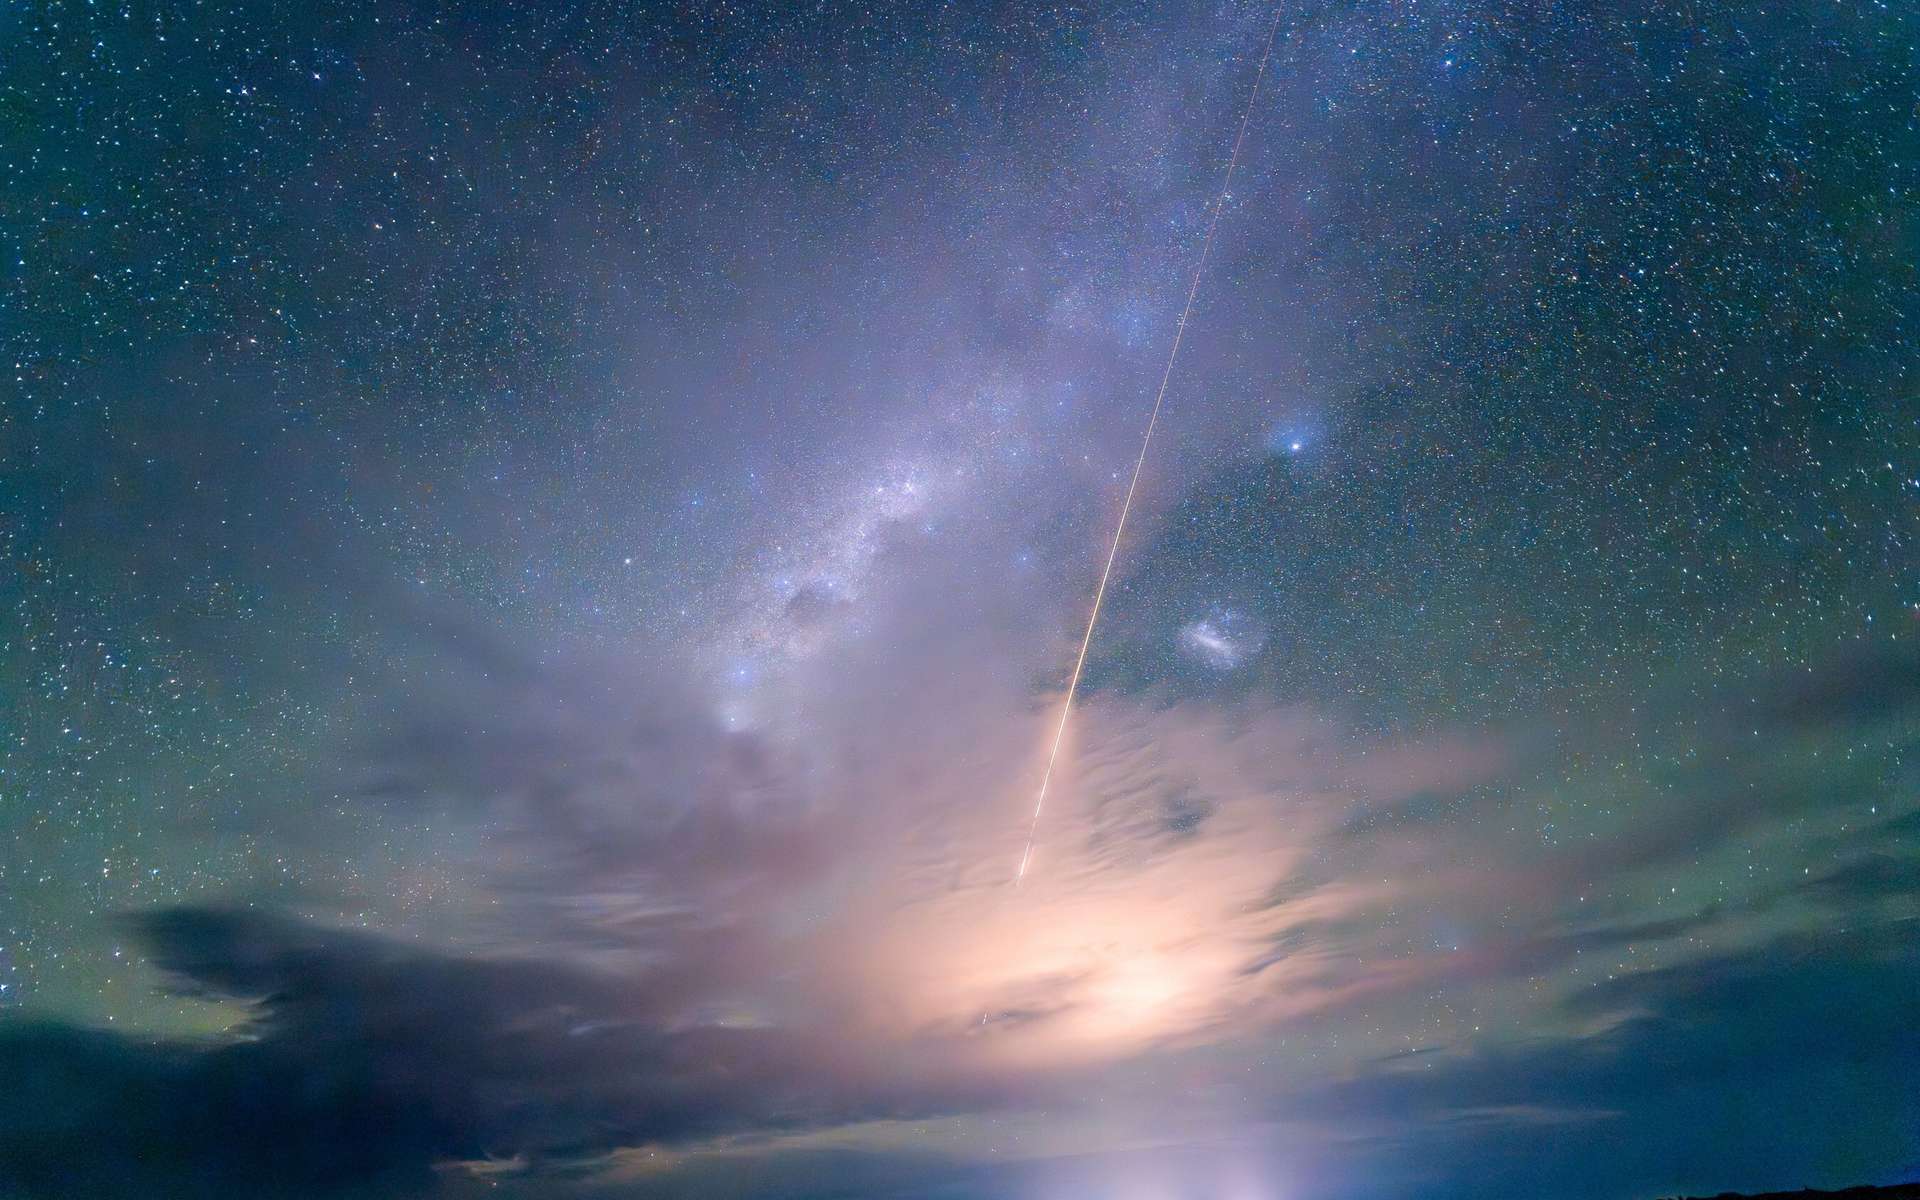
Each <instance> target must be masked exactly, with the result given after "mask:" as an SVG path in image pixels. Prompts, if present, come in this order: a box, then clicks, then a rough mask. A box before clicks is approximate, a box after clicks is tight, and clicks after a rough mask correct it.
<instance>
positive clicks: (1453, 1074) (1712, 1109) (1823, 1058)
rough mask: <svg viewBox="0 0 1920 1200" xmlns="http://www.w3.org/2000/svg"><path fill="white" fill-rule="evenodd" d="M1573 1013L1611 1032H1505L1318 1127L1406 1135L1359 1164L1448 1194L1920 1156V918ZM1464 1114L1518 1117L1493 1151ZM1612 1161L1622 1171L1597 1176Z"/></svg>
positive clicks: (1681, 1186)
mask: <svg viewBox="0 0 1920 1200" xmlns="http://www.w3.org/2000/svg"><path fill="white" fill-rule="evenodd" d="M1565 1011H1566V1012H1567V1014H1568V1015H1570V1016H1573V1017H1577V1018H1579V1019H1580V1020H1581V1021H1582V1022H1584V1023H1586V1024H1587V1025H1589V1026H1591V1027H1592V1029H1593V1032H1590V1033H1583V1034H1573V1035H1566V1036H1559V1037H1538V1036H1535V1037H1514V1036H1512V1035H1510V1034H1507V1033H1504V1032H1502V1031H1490V1032H1491V1033H1492V1036H1490V1037H1488V1038H1487V1039H1485V1044H1484V1045H1482V1046H1480V1047H1477V1048H1474V1049H1470V1050H1466V1051H1464V1052H1456V1053H1451V1054H1446V1055H1438V1056H1436V1055H1426V1056H1422V1057H1420V1058H1418V1059H1415V1060H1412V1061H1408V1062H1403V1063H1395V1064H1392V1069H1389V1070H1383V1071H1378V1072H1374V1073H1371V1074H1368V1075H1366V1076H1364V1077H1361V1078H1357V1079H1355V1080H1353V1081H1351V1082H1348V1083H1345V1084H1341V1085H1338V1086H1335V1087H1333V1088H1330V1089H1327V1090H1325V1091H1322V1092H1317V1093H1314V1094H1313V1095H1312V1096H1311V1108H1310V1109H1309V1110H1308V1111H1311V1112H1313V1113H1315V1114H1316V1115H1319V1116H1326V1115H1328V1114H1334V1115H1337V1116H1344V1117H1348V1118H1351V1119H1352V1120H1353V1121H1355V1122H1356V1125H1361V1124H1366V1123H1370V1122H1374V1121H1378V1120H1381V1119H1382V1118H1386V1119H1388V1120H1390V1121H1391V1122H1393V1123H1394V1128H1393V1129H1391V1130H1390V1131H1386V1132H1382V1133H1380V1134H1378V1135H1377V1136H1375V1137H1370V1138H1368V1139H1367V1140H1366V1141H1365V1142H1364V1143H1363V1144H1362V1145H1360V1146H1359V1147H1358V1148H1357V1150H1358V1155H1357V1160H1356V1161H1355V1163H1354V1164H1353V1166H1354V1169H1355V1171H1356V1172H1357V1173H1358V1174H1360V1175H1363V1176H1364V1175H1368V1174H1373V1175H1382V1174H1385V1173H1390V1172H1391V1170H1392V1168H1394V1167H1395V1166H1396V1165H1397V1166H1399V1167H1402V1168H1405V1169H1407V1170H1409V1171H1410V1172H1411V1175H1412V1177H1413V1178H1416V1179H1417V1180H1418V1187H1419V1189H1420V1191H1421V1193H1422V1194H1424V1195H1430V1196H1436V1197H1446V1196H1523V1195H1542V1194H1545V1195H1554V1196H1565V1197H1596V1198H1600V1197H1630V1196H1634V1195H1643V1196H1652V1195H1672V1194H1676V1193H1711V1192H1714V1191H1716V1190H1719V1189H1721V1188H1732V1189H1752V1190H1759V1189H1760V1188H1763V1187H1765V1186H1768V1185H1769V1184H1770V1183H1778V1182H1779V1181H1781V1180H1795V1181H1800V1182H1804V1183H1807V1184H1815V1185H1825V1186H1835V1185H1838V1184H1840V1183H1845V1182H1857V1181H1859V1180H1860V1179H1862V1178H1873V1177H1875V1176H1878V1175H1879V1174H1880V1173H1882V1172H1884V1171H1885V1170H1886V1164H1889V1163H1898V1162H1900V1161H1902V1159H1903V1157H1906V1156H1910V1155H1911V1154H1912V1150H1913V1143H1912V1131H1913V1129H1914V1128H1915V1125H1916V1122H1920V1096H1916V1094H1915V1093H1914V1091H1913V1089H1912V1088H1911V1087H1910V1086H1909V1085H1908V1083H1907V1081H1909V1080H1911V1079H1913V1078H1916V1077H1920V1041H1916V1039H1915V1038H1914V1037H1913V1033H1912V1029H1913V1014H1914V1012H1916V1011H1920V923H1916V922H1915V921H1914V920H1911V919H1908V920H1896V921H1891V922H1884V923H1880V924H1873V925H1868V926H1865V927H1859V926H1854V927H1850V928H1841V929H1834V930H1831V931H1827V932H1823V933H1818V934H1812V933H1808V934H1794V935H1789V936H1785V937H1781V938H1778V939H1775V940H1773V941H1771V942H1768V943H1765V944H1762V945H1759V946H1756V947H1754V948H1752V949H1750V950H1746V951H1742V952H1739V953H1734V954H1723V955H1708V956H1704V957H1700V958H1696V959H1694V960H1692V961H1689V962H1687V963H1686V964H1685V965H1682V966H1675V967H1670V968H1663V969H1658V970H1653V971H1644V972H1639V973H1635V974H1631V975H1625V976H1622V977H1620V978H1617V979H1613V980H1610V981H1603V982H1600V983H1597V984H1595V985H1593V986H1591V987H1588V988H1585V989H1583V990H1581V991H1579V992H1576V993H1575V994H1574V995H1573V997H1572V998H1571V999H1570V1000H1569V1001H1568V1002H1567V1004H1566V1008H1565ZM1861 1095H1867V1096H1871V1097H1873V1098H1874V1099H1873V1102H1872V1103H1870V1104H1866V1105H1862V1104H1860V1103H1858V1102H1857V1101H1856V1098H1857V1097H1859V1096H1861ZM1463 1114H1465V1115H1473V1114H1483V1115H1484V1114H1505V1118H1504V1119H1499V1120H1495V1121H1492V1122H1491V1126H1492V1127H1491V1128H1488V1129H1487V1130H1486V1131H1485V1132H1484V1134H1482V1135H1475V1134H1473V1133H1472V1132H1471V1131H1470V1130H1469V1129H1466V1128H1465V1127H1463V1125H1462V1123H1461V1121H1459V1120H1458V1119H1456V1118H1457V1117H1459V1116H1461V1115H1463ZM1548 1118H1552V1119H1548ZM1596 1155H1604V1156H1605V1158H1606V1161H1607V1163H1608V1166H1607V1170H1606V1171H1604V1172H1599V1173H1596V1172H1595V1171H1594V1169H1593V1162H1594V1159H1595V1156H1596ZM1405 1182H1406V1180H1405V1179H1401V1180H1396V1181H1395V1182H1393V1183H1392V1184H1391V1185H1389V1184H1386V1183H1384V1182H1383V1183H1382V1184H1381V1185H1380V1186H1379V1188H1378V1190H1379V1192H1380V1193H1381V1194H1392V1193H1395V1192H1397V1191H1399V1190H1401V1189H1402V1188H1403V1186H1404V1184H1405ZM1349 1194H1352V1195H1368V1194H1372V1193H1371V1192H1369V1191H1368V1190H1367V1189H1365V1188H1357V1189H1355V1190H1354V1191H1352V1192H1350V1193H1349Z"/></svg>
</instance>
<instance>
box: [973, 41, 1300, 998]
mask: <svg viewBox="0 0 1920 1200" xmlns="http://www.w3.org/2000/svg"><path fill="white" fill-rule="evenodd" d="M1280 17H1281V10H1279V9H1276V10H1275V11H1274V14H1273V25H1272V26H1271V27H1270V28H1269V29H1268V30H1267V44H1266V48H1265V49H1264V50H1262V51H1261V52H1260V67H1259V69H1258V70H1256V71H1255V72H1254V74H1253V92H1252V93H1251V94H1250V95H1249V96H1248V97H1247V108H1246V111H1245V112H1243V113H1242V114H1241V115H1240V132H1239V133H1238V134H1236V135H1234V139H1233V153H1232V154H1231V155H1229V156H1228V158H1227V172H1226V176H1225V178H1223V179H1222V180H1221V181H1220V194H1219V196H1217V197H1216V198H1215V199H1214V202H1213V215H1212V216H1211V217H1209V218H1208V219H1207V236H1206V238H1205V239H1204V240H1203V241H1201V243H1200V259H1199V261H1198V262H1196V263H1194V265H1193V279H1192V281H1191V282H1189V283H1188V284H1187V303H1186V306H1185V307H1184V308H1182V309H1181V310H1180V323H1179V324H1178V325H1176V326H1175V327H1174V331H1173V345H1172V347H1171V348H1169V349H1168V351H1167V365H1166V369H1165V370H1163V371H1162V372H1161V373H1160V390H1159V391H1157V392H1155V393H1154V396H1153V411H1152V412H1151V413H1149V414H1148V416H1147V429H1146V432H1145V433H1144V434H1142V435H1141V437H1140V455H1139V457H1138V458H1136V459H1134V460H1133V478H1132V479H1130V480H1128V481H1127V496H1126V499H1125V500H1123V501H1121V502H1120V519H1119V520H1118V521H1116V522H1115V523H1114V526H1113V544H1112V545H1110V546H1108V547H1107V565H1106V566H1104V567H1102V568H1101V569H1100V585H1099V586H1098V587H1096V588H1094V590H1093V611H1092V612H1091V613H1089V614H1088V615H1087V632H1086V633H1085V634H1084V635H1083V636H1082V637H1081V638H1080V653H1079V655H1078V656H1077V657H1076V658H1075V659H1074V660H1073V675H1072V677H1071V678H1070V679H1068V680H1067V698H1066V701H1065V702H1064V703H1063V704H1061V706H1060V724H1059V725H1058V726H1056V727H1055V729H1054V731H1053V749H1052V750H1050V751H1048V753H1047V769H1046V771H1044V772H1043V773H1042V774H1041V776H1040V794H1039V796H1038V797H1037V798H1036V799H1035V800H1034V802H1033V820H1032V822H1030V823H1029V824H1028V826H1027V848H1026V850H1025V851H1023V852H1022V853H1021V855H1020V870H1019V871H1018V872H1017V873H1016V874H1015V875H1014V877H1013V882H1014V886H1015V887H1018V886H1019V885H1020V881H1021V880H1023V879H1025V878H1026V877H1027V865H1028V864H1029V863H1031V862H1032V861H1033V841H1034V838H1035V837H1036V836H1037V835H1038V834H1039V832H1040V813H1041V811H1042V810H1043V809H1045V808H1046V806H1047V788H1048V787H1050V786H1051V785H1052V783H1053V768H1054V766H1055V764H1057V763H1058V762H1059V761H1060V743H1061V742H1062V741H1063V740H1065V738H1066V736H1067V718H1069V717H1071V716H1072V715H1073V698H1074V695H1075V694H1076V693H1077V692H1078V691H1079V690H1080V673H1081V671H1082V670H1084V669H1085V668H1086V665H1087V648H1088V647H1089V646H1091V645H1093V628H1094V626H1095V625H1097V624H1099V622H1100V604H1101V602H1102V601H1104V600H1105V599H1106V598H1107V581H1108V580H1110V579H1112V578H1113V562H1114V560H1115V559H1116V558H1118V557H1119V556H1120V535H1121V534H1123V533H1125V532H1126V529H1127V515H1128V514H1129V513H1131V512H1132V511H1133V493H1134V491H1135V489H1137V488H1138V487H1139V486H1140V471H1141V468H1143V467H1145V466H1146V465H1147V448H1148V447H1149V446H1150V445H1152V444H1153V428H1154V426H1155V425H1158V424H1159V423H1160V406H1161V404H1162V402H1164V401H1165V400H1166V398H1167V384H1168V382H1169V381H1171V380H1172V379H1173V365H1174V363H1175V362H1176V361H1177V360H1178V359H1179V357H1180V341H1181V339H1182V338H1184V337H1185V336H1186V332H1187V319H1188V318H1189V317H1191V316H1192V315H1193V298H1194V297H1195V296H1197V295H1199V293H1200V276H1201V275H1202V274H1203V273H1205V271H1206V269H1207V255H1208V254H1209V253H1211V252H1212V250H1213V233H1214V230H1216V229H1218V228H1219V227H1220V214H1221V212H1222V211H1223V210H1225V208H1226V206H1227V194H1228V191H1229V190H1230V189H1231V188H1232V187H1233V172H1234V169H1235V168H1236V167H1238V166H1239V165H1240V146H1241V144H1242V143H1243V142H1245V141H1246V140H1247V124H1248V122H1250V121H1252V120H1253V105H1254V102H1255V101H1256V100H1258V99H1259V97H1260V83H1261V81H1262V80H1264V79H1265V78H1266V75H1267V60H1268V59H1269V58H1271V57H1272V56H1273V39H1274V36H1275V35H1276V34H1278V33H1279V32H1280ZM982 1020H985V1018H984V1017H983V1018H982Z"/></svg>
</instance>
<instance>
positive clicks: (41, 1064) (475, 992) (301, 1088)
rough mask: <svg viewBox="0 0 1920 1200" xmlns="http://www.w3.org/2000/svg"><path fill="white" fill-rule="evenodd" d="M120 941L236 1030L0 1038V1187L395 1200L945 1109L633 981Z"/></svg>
mask: <svg viewBox="0 0 1920 1200" xmlns="http://www.w3.org/2000/svg"><path fill="white" fill-rule="evenodd" d="M138 926H139V930H140V933H141V935H142V937H143V938H144V939H145V940H146V941H147V943H148V944H149V946H150V949H151V952H152V954H153V956H154V958H155V960H156V961H157V962H158V963H159V964H160V965H161V966H163V967H164V968H165V969H167V970H168V971H170V972H172V973H173V974H174V975H175V977H176V979H177V981H178V983H179V985H180V986H181V987H183V988H185V989H188V990H191V991H194V992H196V993H201V994H208V995H217V996H220V997H225V998H229V999H232V1000H237V1001H239V1002H241V1003H242V1004H244V1005H245V1006H246V1009H247V1013H248V1016H247V1019H246V1021H245V1022H244V1023H243V1024H242V1025H241V1026H240V1027H239V1028H238V1029H237V1030H235V1031H234V1032H233V1034H232V1035H230V1036H226V1037H222V1038H220V1039H217V1040H212V1041H206V1042H193V1041H180V1040H172V1041H169V1040H152V1039H144V1038H136V1037H129V1036H123V1035H118V1034H114V1033H108V1032H103V1031H95V1030H83V1029H78V1028H74V1027H71V1026H62V1025H52V1024H32V1025H16V1026H10V1027H6V1028H5V1029H3V1030H0V1065H4V1068H5V1075H6V1078H7V1079H8V1080H9V1086H8V1088H6V1089H5V1090H4V1093H0V1192H4V1193H5V1194H17V1195H22V1196H44V1195H93V1196H128V1197H135V1196H138V1197H153V1196H168V1197H172V1196H179V1197H202V1196H204V1197H214V1196H231V1195H236V1194H244V1195H249V1196H263V1197H265V1196H309V1195H312V1196H319V1195H357V1194H362V1193H374V1192H378V1193H386V1192H409V1191H414V1190H424V1189H427V1188H429V1187H431V1186H432V1185H433V1184H434V1182H435V1180H436V1179H437V1178H438V1175H437V1174H436V1171H435V1167H436V1165H438V1164H442V1163H446V1162H449V1161H453V1160H464V1159H475V1160H478V1159H496V1160H498V1159H519V1160H521V1161H522V1162H525V1163H527V1164H528V1165H529V1166H530V1167H534V1168H538V1167H541V1166H542V1165H544V1166H545V1167H546V1168H548V1169H552V1168H554V1167H556V1166H563V1165H564V1164H565V1163H567V1162H569V1161H574V1160H580V1159H591V1158H593V1157H597V1156H600V1155H604V1154H605V1153H607V1152H609V1151H612V1150H614V1149H616V1148H618V1147H622V1146H634V1145H644V1144H648V1143H656V1142H666V1143H674V1142H683V1141H685V1140H687V1139H690V1138H694V1137H707V1136H713V1135H717V1134H722V1133H729V1132H735V1131H740V1130H754V1131H758V1132H761V1133H766V1132H770V1131H774V1130H780V1129H792V1128H804V1127H807V1126H811V1125H817V1124H823V1123H831V1122H846V1121H850V1120H857V1119H862V1118H869V1117H875V1116H880V1115H912V1114H916V1113H918V1114H925V1113H927V1112H930V1111H936V1110H938V1109H940V1108H942V1107H944V1106H947V1105H950V1104H952V1103H954V1102H955V1101H956V1099H957V1097H939V1098H936V1095H937V1094H936V1092H935V1091H934V1090H932V1089H929V1088H925V1087H922V1086H919V1085H911V1084H908V1083H905V1082H902V1079H903V1076H902V1075H901V1073H899V1072H893V1073H891V1077H892V1079H893V1082H891V1083H883V1082H882V1081H881V1073H880V1072H879V1071H878V1070H877V1069H876V1068H875V1067H874V1066H873V1065H872V1064H867V1065H862V1064H860V1063H859V1062H857V1061H850V1060H849V1058H848V1057H847V1056H846V1055H845V1054H844V1053H842V1052H841V1051H840V1049H838V1048H836V1047H833V1046H831V1045H829V1044H828V1043H827V1042H826V1041H825V1040H823V1039H821V1038H819V1037H809V1036H802V1035H800V1034H797V1033H794V1032H790V1031H778V1030H774V1029H769V1028H729V1027H726V1026H722V1025H714V1024H707V1025H691V1024H682V1023H673V1022H670V1021H669V1020H668V1018H667V1016H666V1015H665V1014H663V1012H662V1011H661V1007H662V1006H661V1005H659V1004H658V1003H657V1002H655V1000H654V998H653V997H651V996H650V995H649V991H648V988H649V983H650V981H649V979H648V978H647V977H646V976H645V975H639V976H631V977H616V976H612V975H602V974H595V973H591V972H587V971H583V970H581V969H580V968H578V967H574V966H568V965H563V964H560V963H556V962H544V961H533V960H500V959H489V958H482V957H462V956H459V955H453V954H447V953H436V952H429V951H425V950H421V949H418V948H416V947H413V946H409V945H406V944H403V943H400V942H396V941H392V940H389V939H386V938H381V937H375V936H371V935H365V934H357V933H351V932H343V931H339V930H333V929H324V928H320V927H316V926H312V925H307V924H302V923H298V922H294V921H290V920H286V919H282V918H277V917H270V916H264V915H261V914H258V913H252V912H244V911H236V910H213V909H177V910H169V911H164V912H161V913H158V914H155V915H153V916H150V917H146V918H143V919H141V920H140V921H139V922H138ZM972 1099H973V1100H974V1101H975V1102H978V1101H979V1099H980V1097H979V1096H978V1095H975V1096H973V1097H972Z"/></svg>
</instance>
